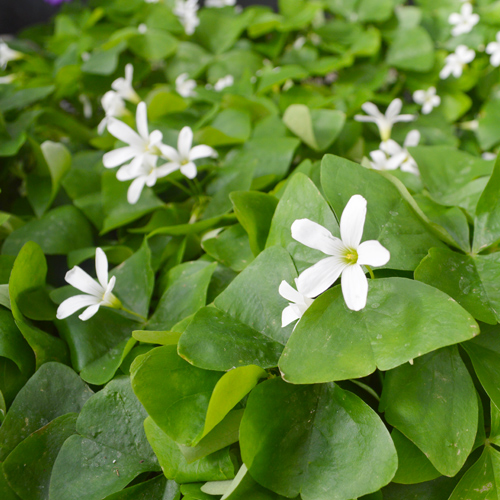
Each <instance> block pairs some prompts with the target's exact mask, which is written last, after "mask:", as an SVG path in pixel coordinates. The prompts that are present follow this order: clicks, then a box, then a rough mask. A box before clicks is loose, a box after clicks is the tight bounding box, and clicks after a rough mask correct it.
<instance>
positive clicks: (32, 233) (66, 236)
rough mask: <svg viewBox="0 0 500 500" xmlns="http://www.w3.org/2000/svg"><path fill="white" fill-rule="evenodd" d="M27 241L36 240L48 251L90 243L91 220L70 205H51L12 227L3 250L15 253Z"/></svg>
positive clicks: (64, 251) (63, 250)
mask: <svg viewBox="0 0 500 500" xmlns="http://www.w3.org/2000/svg"><path fill="white" fill-rule="evenodd" d="M28 241H34V242H35V243H38V245H40V247H41V249H42V250H43V253H45V254H47V255H65V254H67V253H69V252H71V251H73V250H78V249H79V248H85V247H90V246H92V243H93V242H92V230H91V228H90V224H89V223H88V221H87V219H86V218H85V217H84V216H83V215H82V213H81V212H80V211H79V210H78V209H76V208H75V207H73V206H72V205H64V206H61V207H58V208H54V209H53V210H51V211H50V212H47V213H46V214H44V215H43V216H42V217H41V218H40V219H35V220H32V221H30V222H28V223H27V224H25V225H24V226H22V227H20V228H19V229H16V230H15V231H13V232H12V233H11V234H10V235H9V236H8V237H7V239H6V240H5V243H4V245H3V247H2V253H4V254H7V255H17V254H18V253H19V251H20V250H21V248H22V247H23V245H24V244H25V243H27V242H28Z"/></svg>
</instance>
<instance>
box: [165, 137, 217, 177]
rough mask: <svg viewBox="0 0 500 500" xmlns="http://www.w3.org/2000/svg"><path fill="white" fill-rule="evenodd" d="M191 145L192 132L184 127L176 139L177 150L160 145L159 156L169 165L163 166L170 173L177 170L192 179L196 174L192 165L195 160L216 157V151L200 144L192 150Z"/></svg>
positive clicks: (194, 166)
mask: <svg viewBox="0 0 500 500" xmlns="http://www.w3.org/2000/svg"><path fill="white" fill-rule="evenodd" d="M192 145H193V131H192V130H191V129H190V128H189V127H184V128H183V129H182V130H181V131H180V133H179V138H178V139H177V149H175V148H173V147H172V146H167V145H165V144H162V145H161V146H160V149H161V154H162V156H163V157H164V158H166V159H167V160H170V162H169V163H166V164H165V165H164V166H165V168H166V167H167V165H169V166H170V168H171V169H172V170H171V171H172V172H173V171H174V170H178V169H179V170H180V171H181V173H182V174H183V175H185V176H186V177H187V178H188V179H194V178H195V177H196V174H197V173H198V171H197V170H196V165H195V163H194V161H195V160H199V159H200V158H208V157H213V158H216V157H217V151H215V150H214V149H212V148H211V147H210V146H205V145H203V144H201V145H199V146H195V147H194V148H192V147H191V146H192Z"/></svg>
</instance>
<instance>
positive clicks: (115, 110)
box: [97, 90, 127, 135]
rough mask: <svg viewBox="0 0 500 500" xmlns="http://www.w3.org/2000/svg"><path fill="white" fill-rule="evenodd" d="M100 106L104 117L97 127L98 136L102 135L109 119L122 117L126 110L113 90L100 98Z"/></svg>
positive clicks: (123, 103)
mask: <svg viewBox="0 0 500 500" xmlns="http://www.w3.org/2000/svg"><path fill="white" fill-rule="evenodd" d="M101 105H102V109H103V110H104V113H105V115H106V116H105V117H104V118H103V119H102V120H101V123H99V125H98V127H97V132H98V133H99V135H102V134H103V133H104V131H105V130H106V127H107V126H108V123H109V121H110V119H111V118H116V117H118V116H122V115H124V114H125V113H126V109H127V108H126V107H125V102H124V101H123V99H122V98H121V97H120V96H119V95H118V92H115V91H114V90H109V91H108V92H106V93H105V94H104V95H103V96H102V99H101Z"/></svg>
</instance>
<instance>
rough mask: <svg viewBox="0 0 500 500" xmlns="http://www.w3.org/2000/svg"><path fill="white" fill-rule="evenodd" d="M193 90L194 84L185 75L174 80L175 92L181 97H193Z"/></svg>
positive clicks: (194, 93)
mask: <svg viewBox="0 0 500 500" xmlns="http://www.w3.org/2000/svg"><path fill="white" fill-rule="evenodd" d="M195 88H196V82H195V81H194V80H190V79H189V75H188V74H187V73H182V74H180V75H179V76H178V77H177V78H176V79H175V90H176V91H177V93H178V94H179V95H181V96H182V97H194V96H195V95H196V92H195V91H194V89H195Z"/></svg>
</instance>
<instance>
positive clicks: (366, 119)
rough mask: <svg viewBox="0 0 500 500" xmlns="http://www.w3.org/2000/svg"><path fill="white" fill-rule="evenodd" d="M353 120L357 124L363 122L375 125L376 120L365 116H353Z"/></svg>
mask: <svg viewBox="0 0 500 500" xmlns="http://www.w3.org/2000/svg"><path fill="white" fill-rule="evenodd" d="M354 119H355V120H356V121H357V122H365V123H375V122H376V121H377V119H376V118H374V117H373V116H371V115H368V116H365V115H354Z"/></svg>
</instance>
